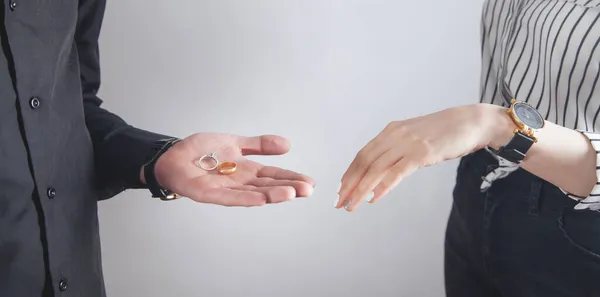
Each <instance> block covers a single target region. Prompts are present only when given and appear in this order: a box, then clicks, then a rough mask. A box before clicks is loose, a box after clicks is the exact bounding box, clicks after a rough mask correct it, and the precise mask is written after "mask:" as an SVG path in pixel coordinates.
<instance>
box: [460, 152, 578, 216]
mask: <svg viewBox="0 0 600 297" xmlns="http://www.w3.org/2000/svg"><path fill="white" fill-rule="evenodd" d="M497 167H498V161H497V160H496V158H494V156H492V155H491V153H490V152H488V151H486V150H479V151H476V152H474V153H472V154H470V155H467V156H465V157H463V158H462V159H461V162H460V165H459V170H458V177H457V178H459V179H460V178H469V179H471V178H476V179H477V181H478V184H479V183H480V182H481V181H482V180H483V177H484V176H485V175H486V174H487V173H488V172H490V171H491V170H494V169H495V168H497ZM488 191H491V192H492V193H493V194H497V195H502V196H511V197H515V199H518V197H526V198H527V197H531V196H543V198H544V200H545V201H546V202H547V203H550V204H552V205H554V206H556V207H565V206H567V207H574V206H575V204H577V202H576V201H574V200H573V199H571V198H569V197H568V196H567V195H565V194H564V193H563V192H562V191H561V190H560V189H559V188H558V187H556V186H555V185H553V184H551V183H549V182H547V181H545V180H543V179H541V178H539V177H538V176H536V175H533V174H532V173H530V172H528V171H526V170H524V169H522V168H519V169H518V170H516V171H514V172H512V173H511V174H509V175H508V176H507V177H505V178H503V179H499V180H496V181H494V182H493V184H492V186H491V188H490V189H488Z"/></svg>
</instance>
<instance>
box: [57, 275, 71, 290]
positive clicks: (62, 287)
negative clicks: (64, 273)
mask: <svg viewBox="0 0 600 297" xmlns="http://www.w3.org/2000/svg"><path fill="white" fill-rule="evenodd" d="M68 287H69V286H68V284H67V279H66V278H63V279H61V280H60V282H58V289H59V290H60V291H61V292H64V291H66V290H67V288H68Z"/></svg>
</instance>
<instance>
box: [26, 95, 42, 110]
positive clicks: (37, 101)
mask: <svg viewBox="0 0 600 297" xmlns="http://www.w3.org/2000/svg"><path fill="white" fill-rule="evenodd" d="M29 106H31V108H33V109H36V108H38V107H40V99H39V98H38V97H33V98H31V99H29Z"/></svg>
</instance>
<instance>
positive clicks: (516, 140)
mask: <svg viewBox="0 0 600 297" xmlns="http://www.w3.org/2000/svg"><path fill="white" fill-rule="evenodd" d="M534 143H535V140H533V138H531V137H529V136H527V135H525V134H523V133H521V132H517V133H515V136H513V138H512V139H511V140H510V142H508V144H507V145H505V146H503V147H501V148H500V149H499V150H497V151H496V150H494V149H492V151H493V152H494V153H496V154H497V155H498V156H500V157H502V158H504V159H506V160H508V161H511V162H513V163H517V164H518V163H521V161H523V159H525V155H526V154H527V152H528V151H529V149H530V148H531V146H532V145H533V144H534Z"/></svg>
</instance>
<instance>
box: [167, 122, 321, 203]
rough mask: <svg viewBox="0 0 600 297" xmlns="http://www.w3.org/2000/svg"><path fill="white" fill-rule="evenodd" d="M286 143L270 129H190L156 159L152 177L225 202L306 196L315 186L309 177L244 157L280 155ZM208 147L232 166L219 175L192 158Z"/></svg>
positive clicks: (193, 194) (176, 188) (203, 198)
mask: <svg viewBox="0 0 600 297" xmlns="http://www.w3.org/2000/svg"><path fill="white" fill-rule="evenodd" d="M289 148H290V144H289V142H288V141H287V140H286V139H285V138H282V137H280V136H275V135H262V136H256V137H243V136H238V135H232V134H217V133H198V134H193V135H191V136H189V137H187V138H185V139H184V140H183V141H181V142H179V143H177V144H176V145H174V146H173V147H172V148H171V149H169V150H168V151H167V152H166V153H165V154H164V155H163V156H162V157H161V158H160V159H159V160H158V162H157V164H156V167H155V173H156V178H157V180H158V182H159V183H160V184H161V185H162V186H163V187H165V188H168V189H170V190H172V191H174V192H176V193H178V194H180V195H182V196H185V197H189V198H191V199H192V200H195V201H197V202H202V203H212V204H218V205H224V206H261V205H264V204H266V203H279V202H284V201H288V200H292V199H294V198H296V197H308V196H310V195H311V194H312V191H313V187H314V181H313V180H312V179H311V178H310V177H308V176H306V175H303V174H300V173H296V172H293V171H290V170H285V169H282V168H279V167H273V166H264V165H262V164H260V163H258V162H254V161H251V160H248V159H246V158H245V157H244V156H247V155H282V154H285V153H287V152H288V151H289ZM209 153H215V154H216V157H217V159H218V160H219V161H220V162H234V163H236V164H237V170H236V172H234V173H233V174H229V175H223V174H220V173H218V172H217V171H216V170H211V171H208V170H204V169H202V168H200V167H199V166H198V165H197V160H198V159H200V158H201V157H202V156H204V155H206V154H209Z"/></svg>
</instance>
